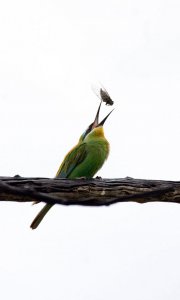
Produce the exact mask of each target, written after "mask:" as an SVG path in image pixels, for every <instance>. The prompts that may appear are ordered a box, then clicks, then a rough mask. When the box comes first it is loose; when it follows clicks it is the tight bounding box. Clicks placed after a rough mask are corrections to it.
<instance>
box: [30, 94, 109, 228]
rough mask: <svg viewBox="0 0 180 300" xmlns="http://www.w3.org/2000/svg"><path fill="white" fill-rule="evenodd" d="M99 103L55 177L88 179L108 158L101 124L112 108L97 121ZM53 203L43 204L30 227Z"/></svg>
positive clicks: (33, 225) (36, 223)
mask: <svg viewBox="0 0 180 300" xmlns="http://www.w3.org/2000/svg"><path fill="white" fill-rule="evenodd" d="M102 101H103V99H101V102H100V104H99V107H98V110H97V113H96V116H95V119H94V121H93V123H91V124H90V125H89V126H88V128H87V129H86V130H85V131H84V132H83V134H82V135H81V136H80V138H79V141H78V143H77V145H76V146H75V147H73V148H72V149H71V150H70V151H69V152H68V153H67V154H66V156H65V158H64V160H63V161H62V163H61V165H60V167H59V169H58V171H57V173H56V176H55V178H68V179H77V178H82V177H83V178H86V179H90V178H93V176H94V175H95V174H96V173H97V171H99V169H100V168H101V167H102V166H103V164H104V162H105V161H106V159H107V158H108V155H109V151H110V145H109V142H108V141H107V139H106V137H105V135H104V129H103V125H104V123H105V121H106V120H107V118H108V117H109V115H110V114H111V113H112V111H113V110H111V111H110V113H108V115H107V116H106V117H105V118H104V119H103V120H102V121H101V122H100V123H99V112H100V108H101V104H102ZM53 205H54V204H48V203H47V204H45V206H44V207H43V208H42V209H41V211H40V212H39V213H38V215H37V216H36V217H35V219H34V220H33V222H32V223H31V225H30V227H31V228H32V229H36V228H37V227H38V225H39V224H40V223H41V221H42V219H43V218H44V216H45V215H46V214H47V212H48V211H49V210H50V208H51V207H52V206H53Z"/></svg>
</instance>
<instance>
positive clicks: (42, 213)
mask: <svg viewBox="0 0 180 300" xmlns="http://www.w3.org/2000/svg"><path fill="white" fill-rule="evenodd" d="M53 205H54V204H46V205H44V207H43V208H42V209H41V210H40V212H39V213H38V215H37V216H36V217H35V219H34V220H33V222H32V223H31V226H30V227H31V228H32V229H36V228H37V227H38V225H39V224H40V223H41V221H42V219H43V218H44V216H45V215H46V214H47V212H48V211H49V210H50V208H51V207H52V206H53Z"/></svg>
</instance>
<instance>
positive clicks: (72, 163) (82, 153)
mask: <svg viewBox="0 0 180 300" xmlns="http://www.w3.org/2000/svg"><path fill="white" fill-rule="evenodd" d="M86 155H87V147H86V143H82V144H79V145H77V146H76V147H74V148H73V149H72V150H71V151H69V152H68V154H67V155H66V156H65V158H64V160H63V162H62V164H61V165H60V167H59V170H58V171H57V174H56V177H60V178H68V177H69V176H70V174H71V173H72V171H73V170H74V169H75V168H76V167H77V166H78V165H79V164H80V163H81V162H82V161H83V160H84V159H85V157H86Z"/></svg>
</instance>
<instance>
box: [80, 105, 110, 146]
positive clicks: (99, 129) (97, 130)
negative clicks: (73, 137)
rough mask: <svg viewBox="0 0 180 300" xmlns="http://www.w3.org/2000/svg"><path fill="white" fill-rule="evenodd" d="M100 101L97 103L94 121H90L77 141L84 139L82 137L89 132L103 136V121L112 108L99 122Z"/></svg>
mask: <svg viewBox="0 0 180 300" xmlns="http://www.w3.org/2000/svg"><path fill="white" fill-rule="evenodd" d="M101 104H102V101H101V103H100V104H99V107H98V110H97V113H96V116H95V119H94V122H93V123H91V124H90V125H89V126H88V128H87V129H86V130H85V131H84V133H83V134H82V135H81V137H80V139H79V142H82V141H84V139H85V138H86V137H87V136H88V135H89V134H91V133H92V134H93V135H96V136H99V137H100V136H102V137H103V136H104V131H103V125H104V123H105V121H106V120H107V118H108V117H109V115H110V114H111V113H112V111H113V110H111V111H110V113H108V115H107V116H106V117H105V118H104V119H103V120H102V121H101V122H100V123H99V112H100V108H101Z"/></svg>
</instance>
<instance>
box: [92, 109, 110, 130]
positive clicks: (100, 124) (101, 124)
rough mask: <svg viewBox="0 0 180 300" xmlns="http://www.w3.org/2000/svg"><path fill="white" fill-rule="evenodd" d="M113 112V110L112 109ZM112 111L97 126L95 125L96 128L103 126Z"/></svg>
mask: <svg viewBox="0 0 180 300" xmlns="http://www.w3.org/2000/svg"><path fill="white" fill-rule="evenodd" d="M113 110H114V109H113ZM113 110H111V111H110V113H108V115H107V116H106V117H105V118H104V119H103V120H102V121H101V122H100V123H99V124H98V125H96V127H99V126H103V125H104V123H105V121H106V120H107V118H108V117H109V116H110V114H111V113H112V112H113Z"/></svg>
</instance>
